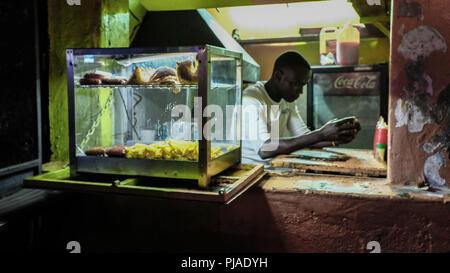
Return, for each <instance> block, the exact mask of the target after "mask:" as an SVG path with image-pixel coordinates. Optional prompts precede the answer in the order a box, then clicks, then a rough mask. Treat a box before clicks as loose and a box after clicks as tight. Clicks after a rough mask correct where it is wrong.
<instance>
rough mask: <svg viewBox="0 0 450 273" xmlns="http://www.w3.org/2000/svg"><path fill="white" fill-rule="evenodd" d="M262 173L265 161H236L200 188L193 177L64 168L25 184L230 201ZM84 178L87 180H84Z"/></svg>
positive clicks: (28, 185) (30, 186)
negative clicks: (73, 172) (83, 174)
mask: <svg viewBox="0 0 450 273" xmlns="http://www.w3.org/2000/svg"><path fill="white" fill-rule="evenodd" d="M264 174H265V173H264V165H262V164H259V165H240V164H238V165H235V166H233V167H231V168H229V169H227V170H226V171H224V172H222V173H220V174H219V175H218V176H216V177H217V178H218V181H215V177H213V178H212V180H213V182H214V181H215V183H211V184H212V185H211V186H210V187H208V188H207V189H200V188H198V187H197V181H195V180H190V181H187V180H177V179H163V178H151V177H135V176H121V177H117V178H118V179H116V177H115V176H111V175H101V174H95V175H94V174H89V175H86V177H78V176H77V177H70V170H69V168H66V169H63V170H58V171H54V172H49V173H46V174H42V175H38V176H35V177H30V178H27V179H25V182H24V186H25V187H28V188H39V189H53V190H67V191H76V192H91V193H114V194H121V195H135V196H148V197H158V198H170V199H186V200H197V201H211V202H222V203H229V202H231V200H234V199H235V198H236V197H237V196H239V195H240V194H242V192H244V191H245V190H247V189H248V188H249V187H250V186H251V185H254V184H255V183H257V182H258V181H259V179H261V178H262V177H263V176H264ZM86 179H87V180H89V181H86ZM96 180H98V181H96ZM163 180H164V181H163ZM100 181H105V182H100Z"/></svg>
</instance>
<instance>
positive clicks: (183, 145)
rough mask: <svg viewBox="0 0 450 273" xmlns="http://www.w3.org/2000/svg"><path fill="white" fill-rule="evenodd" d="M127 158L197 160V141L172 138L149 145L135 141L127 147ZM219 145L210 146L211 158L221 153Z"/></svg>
mask: <svg viewBox="0 0 450 273" xmlns="http://www.w3.org/2000/svg"><path fill="white" fill-rule="evenodd" d="M126 150H127V155H126V157H127V158H146V159H171V160H198V142H197V141H184V140H173V139H169V140H168V141H162V142H157V143H153V144H150V145H146V144H142V143H137V144H135V145H134V146H132V147H127V148H126ZM222 154H223V152H222V151H221V149H220V147H211V158H216V157H218V156H220V155H222Z"/></svg>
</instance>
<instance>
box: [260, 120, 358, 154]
mask: <svg viewBox="0 0 450 273" xmlns="http://www.w3.org/2000/svg"><path fill="white" fill-rule="evenodd" d="M358 126H359V124H358V125H354V124H350V123H348V119H342V120H337V121H333V122H329V123H327V124H326V125H325V126H323V127H322V128H320V129H318V130H315V131H312V132H310V133H308V134H305V135H302V136H298V137H292V138H285V139H279V140H271V139H269V140H267V141H266V142H265V143H264V144H263V145H262V146H261V148H260V149H259V151H258V154H259V156H260V157H261V158H262V159H265V158H269V157H275V156H277V155H279V154H290V153H292V152H294V151H296V150H299V149H303V148H306V147H311V148H322V147H327V146H332V141H335V144H336V145H338V144H344V143H348V142H350V141H352V140H353V139H354V137H355V135H356V133H357V132H358V131H359V128H357V127H358Z"/></svg>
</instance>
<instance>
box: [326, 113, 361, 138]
mask: <svg viewBox="0 0 450 273" xmlns="http://www.w3.org/2000/svg"><path fill="white" fill-rule="evenodd" d="M359 130H361V125H360V123H359V121H358V120H357V119H356V118H355V117H347V118H343V119H339V120H338V119H333V120H330V121H329V122H327V123H326V124H325V125H324V126H322V128H320V129H319V131H320V133H321V135H322V140H323V141H339V142H340V143H344V141H348V142H350V141H352V140H353V139H354V138H355V136H356V134H357V133H358V132H359ZM348 142H345V143H348Z"/></svg>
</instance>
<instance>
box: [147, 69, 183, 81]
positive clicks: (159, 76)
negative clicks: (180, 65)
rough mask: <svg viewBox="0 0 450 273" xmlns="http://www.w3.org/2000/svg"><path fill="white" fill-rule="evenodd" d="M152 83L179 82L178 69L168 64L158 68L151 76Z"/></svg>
mask: <svg viewBox="0 0 450 273" xmlns="http://www.w3.org/2000/svg"><path fill="white" fill-rule="evenodd" d="M149 83H150V84H178V83H179V82H178V79H177V71H176V70H175V69H173V68H171V67H168V66H162V67H159V68H158V69H156V71H155V73H153V75H152V76H151V78H150V81H149Z"/></svg>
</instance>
